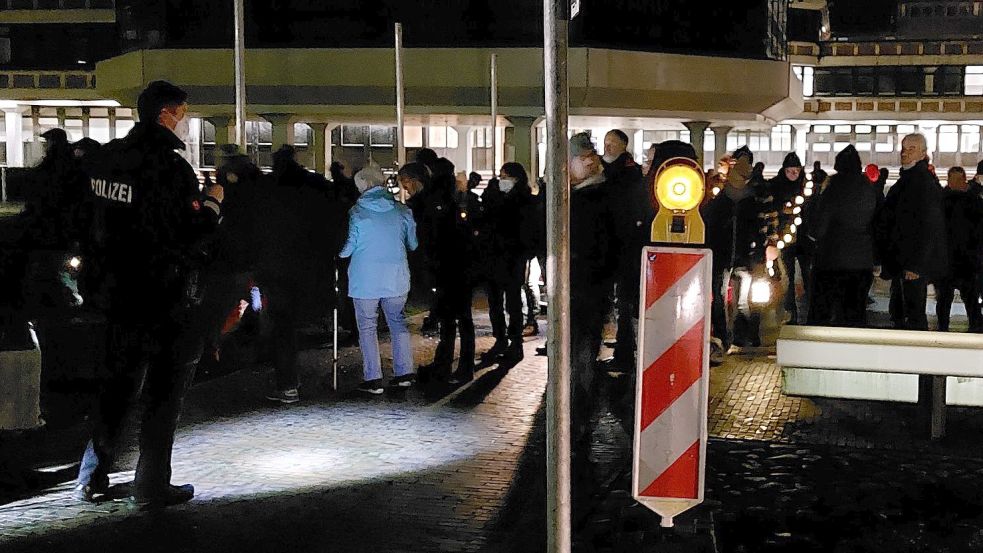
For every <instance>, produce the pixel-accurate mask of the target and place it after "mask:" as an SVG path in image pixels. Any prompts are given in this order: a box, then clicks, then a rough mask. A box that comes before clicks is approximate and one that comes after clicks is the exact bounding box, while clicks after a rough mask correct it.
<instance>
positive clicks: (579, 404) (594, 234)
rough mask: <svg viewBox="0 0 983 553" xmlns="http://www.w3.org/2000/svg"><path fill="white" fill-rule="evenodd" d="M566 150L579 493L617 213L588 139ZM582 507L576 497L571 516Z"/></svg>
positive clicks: (577, 139)
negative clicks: (568, 182)
mask: <svg viewBox="0 0 983 553" xmlns="http://www.w3.org/2000/svg"><path fill="white" fill-rule="evenodd" d="M569 148H570V158H569V163H568V168H569V175H570V185H571V188H572V190H571V193H570V237H569V239H570V325H571V328H570V341H571V352H570V353H571V360H570V361H571V372H572V375H571V378H572V380H573V382H572V383H571V404H572V405H571V419H572V420H571V433H572V441H573V444H572V452H571V465H572V467H571V472H572V479H573V489H574V490H575V491H576V492H578V493H582V492H583V491H584V490H589V489H590V487H591V486H592V485H594V484H593V483H594V478H593V476H592V473H591V470H592V466H591V464H590V462H589V455H590V444H591V440H590V437H591V425H590V413H591V412H593V407H592V406H593V403H594V401H596V395H597V394H596V387H595V385H596V381H595V376H596V371H595V370H594V367H595V363H596V361H597V354H598V352H599V350H600V346H601V338H602V331H603V327H604V315H605V313H606V312H607V307H608V303H609V301H610V297H609V291H610V290H611V287H612V285H613V282H614V280H615V278H616V275H617V269H618V262H617V257H616V253H617V249H616V247H615V245H616V244H617V238H616V236H617V230H616V228H615V223H616V221H617V217H618V214H617V212H616V210H615V209H614V202H613V198H612V191H613V187H612V186H609V185H610V183H608V182H607V180H606V177H605V175H604V170H603V166H602V164H601V158H600V157H599V156H598V155H597V152H596V151H595V149H594V145H593V144H592V142H591V139H590V134H588V133H578V134H575V135H573V136H572V137H571V138H570V140H569ZM551 308H552V306H551ZM549 347H551V348H553V347H556V346H555V344H550V345H549ZM583 508H584V505H583V504H582V503H581V502H579V501H578V500H577V499H576V498H575V499H574V500H573V510H574V514H575V516H576V515H577V513H579V512H580V510H581V509H583Z"/></svg>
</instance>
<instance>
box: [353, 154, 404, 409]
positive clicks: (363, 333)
mask: <svg viewBox="0 0 983 553" xmlns="http://www.w3.org/2000/svg"><path fill="white" fill-rule="evenodd" d="M385 182H386V179H385V176H384V175H383V174H382V171H381V170H380V169H379V168H378V166H375V165H374V164H370V165H369V166H367V167H365V168H364V169H362V170H361V171H359V172H358V173H357V174H356V175H355V185H356V186H358V188H359V190H360V191H361V192H362V195H361V196H360V197H359V199H358V202H357V203H356V204H355V207H353V208H352V209H351V212H350V213H349V224H348V240H347V241H346V242H345V245H344V247H343V248H342V249H341V252H340V253H339V254H338V255H339V256H340V257H350V258H351V264H350V265H349V267H348V282H349V285H348V294H349V295H350V296H351V297H352V299H353V300H354V302H355V317H356V320H357V321H358V332H359V346H360V348H361V350H362V367H363V371H364V376H363V382H362V383H361V384H360V385H359V386H358V390H359V391H361V392H364V393H367V394H372V395H378V394H381V393H382V392H383V380H382V364H381V358H380V355H379V337H378V333H377V328H378V317H379V308H380V307H381V308H382V313H383V315H384V316H385V317H386V323H387V324H388V325H389V331H390V335H391V336H392V348H393V372H394V373H395V376H394V378H393V379H392V380H391V381H390V384H391V385H393V386H397V387H408V386H412V385H413V381H414V379H415V376H414V374H413V350H412V346H411V343H410V331H409V329H408V328H407V326H406V317H405V314H404V312H403V309H404V307H405V306H406V295H407V294H408V293H409V291H410V268H409V264H408V262H407V258H406V253H407V251H412V250H415V249H416V247H417V244H418V242H417V235H416V222H415V221H414V220H413V213H412V212H411V211H410V209H409V208H408V207H406V206H405V205H403V204H401V203H399V202H397V201H396V199H395V198H393V196H392V194H390V193H389V191H388V190H386V187H385V186H384V185H385Z"/></svg>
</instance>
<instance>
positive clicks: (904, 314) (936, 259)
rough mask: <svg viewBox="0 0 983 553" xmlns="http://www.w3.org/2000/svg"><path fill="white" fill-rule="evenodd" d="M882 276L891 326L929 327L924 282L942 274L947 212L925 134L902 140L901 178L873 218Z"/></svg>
mask: <svg viewBox="0 0 983 553" xmlns="http://www.w3.org/2000/svg"><path fill="white" fill-rule="evenodd" d="M876 239H877V243H878V247H879V250H880V254H881V255H880V257H881V278H883V279H885V280H890V281H891V304H890V312H891V320H892V321H893V323H894V327H895V328H898V329H906V330H928V317H927V316H926V314H925V303H926V295H927V288H928V283H929V282H930V281H931V280H932V279H934V278H937V277H939V276H942V275H944V271H945V267H946V264H947V261H946V257H947V256H946V252H947V248H946V243H945V242H946V240H945V212H944V209H943V202H942V189H941V188H940V187H939V185H938V181H937V180H936V178H935V176H934V175H932V173H931V171H929V168H928V151H927V147H926V142H925V137H924V136H923V135H921V134H909V135H908V136H906V137H904V139H903V140H902V142H901V177H900V178H899V179H898V181H897V182H896V183H895V184H894V186H892V187H891V189H890V191H888V194H887V197H886V198H885V199H884V207H883V208H882V209H881V213H880V215H879V216H878V219H877V234H876Z"/></svg>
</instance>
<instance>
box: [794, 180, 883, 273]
mask: <svg viewBox="0 0 983 553" xmlns="http://www.w3.org/2000/svg"><path fill="white" fill-rule="evenodd" d="M876 210H877V192H876V191H875V190H874V187H872V186H871V185H870V181H869V180H868V179H867V177H865V176H864V174H863V173H860V172H856V173H853V172H850V173H836V174H834V175H833V176H832V177H830V181H829V185H828V186H827V187H826V190H825V191H824V192H823V193H822V195H821V196H819V199H818V200H817V201H816V207H815V211H814V212H813V214H812V224H811V226H810V229H809V232H810V235H811V236H812V238H813V239H814V240H815V241H816V250H815V258H814V261H813V263H814V264H813V267H814V268H815V269H816V270H819V271H861V270H871V269H872V268H873V266H874V238H873V221H874V215H875V213H876Z"/></svg>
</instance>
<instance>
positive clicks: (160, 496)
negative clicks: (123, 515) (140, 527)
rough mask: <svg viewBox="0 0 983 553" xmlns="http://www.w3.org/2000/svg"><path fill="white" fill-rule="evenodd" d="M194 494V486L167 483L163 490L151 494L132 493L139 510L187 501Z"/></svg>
mask: <svg viewBox="0 0 983 553" xmlns="http://www.w3.org/2000/svg"><path fill="white" fill-rule="evenodd" d="M194 496H195V487H194V486H192V485H191V484H184V485H182V486H174V485H168V486H167V488H166V489H165V491H164V492H162V493H155V494H151V495H144V494H141V493H134V494H133V502H134V503H135V504H136V505H137V506H138V507H140V509H141V510H147V509H160V508H163V507H170V506H171V505H180V504H181V503H187V502H188V501H191V499H192V498H193V497H194Z"/></svg>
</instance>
